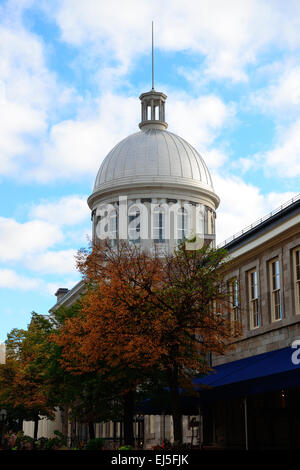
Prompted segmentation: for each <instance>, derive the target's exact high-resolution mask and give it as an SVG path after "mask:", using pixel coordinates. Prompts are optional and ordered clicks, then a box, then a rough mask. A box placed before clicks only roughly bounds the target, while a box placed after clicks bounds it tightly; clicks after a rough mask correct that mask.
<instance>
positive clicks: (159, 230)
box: [153, 209, 165, 243]
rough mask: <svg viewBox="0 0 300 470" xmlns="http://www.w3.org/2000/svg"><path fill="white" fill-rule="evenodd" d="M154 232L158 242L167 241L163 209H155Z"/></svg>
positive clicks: (155, 239)
mask: <svg viewBox="0 0 300 470" xmlns="http://www.w3.org/2000/svg"><path fill="white" fill-rule="evenodd" d="M153 219H154V220H153V234H154V241H155V242H156V243H163V242H164V241H165V214H164V211H163V210H162V209H155V210H154V213H153Z"/></svg>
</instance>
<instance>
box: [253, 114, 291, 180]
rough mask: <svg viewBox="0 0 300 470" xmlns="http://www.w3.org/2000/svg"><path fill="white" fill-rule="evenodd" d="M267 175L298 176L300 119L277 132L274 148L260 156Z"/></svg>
mask: <svg viewBox="0 0 300 470" xmlns="http://www.w3.org/2000/svg"><path fill="white" fill-rule="evenodd" d="M262 159H263V161H264V164H265V167H266V170H267V172H268V173H269V174H273V173H274V172H275V173H277V175H278V176H280V177H283V178H284V177H286V178H295V177H299V176H300V118H298V119H297V120H296V121H295V122H294V123H293V124H291V125H290V127H288V128H287V129H284V130H281V131H279V132H278V136H277V143H276V145H275V147H274V148H273V149H272V150H270V151H268V152H266V153H265V154H263V155H262Z"/></svg>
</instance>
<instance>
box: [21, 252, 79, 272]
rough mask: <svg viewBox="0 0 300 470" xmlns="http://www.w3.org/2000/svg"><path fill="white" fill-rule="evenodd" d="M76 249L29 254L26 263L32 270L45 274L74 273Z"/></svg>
mask: <svg viewBox="0 0 300 470" xmlns="http://www.w3.org/2000/svg"><path fill="white" fill-rule="evenodd" d="M75 254H76V250H57V251H54V250H52V251H46V252H45V253H39V254H35V255H34V256H30V257H29V258H28V259H27V261H26V264H27V266H28V268H30V269H31V270H32V271H38V272H41V273H45V274H70V273H71V274H74V273H76V261H75Z"/></svg>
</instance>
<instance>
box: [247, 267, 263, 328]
mask: <svg viewBox="0 0 300 470" xmlns="http://www.w3.org/2000/svg"><path fill="white" fill-rule="evenodd" d="M248 295H249V314H250V329H251V330H253V329H254V328H258V327H259V326H260V312H259V308H258V276H257V270H256V269H252V270H251V271H249V272H248Z"/></svg>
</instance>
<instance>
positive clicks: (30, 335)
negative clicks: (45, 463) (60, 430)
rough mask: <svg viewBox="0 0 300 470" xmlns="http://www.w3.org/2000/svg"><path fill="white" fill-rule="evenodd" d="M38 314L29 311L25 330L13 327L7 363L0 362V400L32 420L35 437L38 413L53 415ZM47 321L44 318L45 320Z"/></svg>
mask: <svg viewBox="0 0 300 470" xmlns="http://www.w3.org/2000/svg"><path fill="white" fill-rule="evenodd" d="M40 320H41V318H40V316H38V315H37V314H35V313H34V314H33V315H32V320H31V323H30V325H29V328H28V330H19V329H13V330H12V331H11V332H10V333H9V334H8V338H7V341H6V363H5V364H2V365H1V366H0V403H1V404H2V405H3V406H4V407H5V406H7V407H8V408H10V409H12V410H14V411H15V413H16V414H17V415H19V416H20V417H21V418H22V419H25V420H30V421H31V420H32V421H34V437H35V438H37V433H38V422H39V419H40V416H44V417H47V418H49V419H53V418H54V402H53V401H52V400H51V396H50V389H49V384H48V383H47V381H46V380H45V370H44V357H43V344H44V338H43V337H42V335H41V329H40V328H39V327H38V326H37V323H38V321H40ZM45 323H46V320H45Z"/></svg>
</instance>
